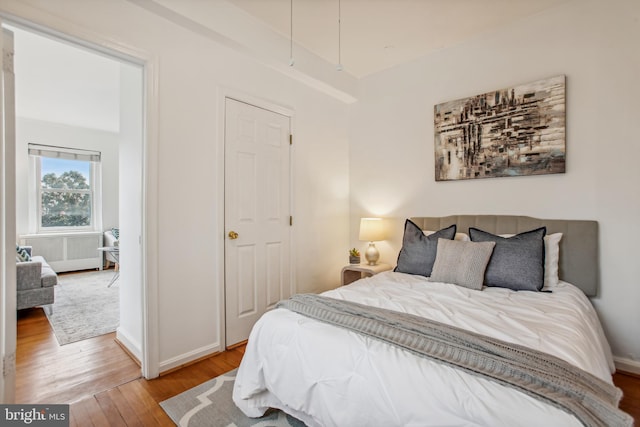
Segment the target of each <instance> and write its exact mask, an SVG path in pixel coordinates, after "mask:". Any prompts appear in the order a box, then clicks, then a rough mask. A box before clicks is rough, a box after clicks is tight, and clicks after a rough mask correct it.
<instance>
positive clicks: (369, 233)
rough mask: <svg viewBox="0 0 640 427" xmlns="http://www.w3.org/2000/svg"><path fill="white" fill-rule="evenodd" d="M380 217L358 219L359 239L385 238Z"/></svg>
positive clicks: (371, 240)
mask: <svg viewBox="0 0 640 427" xmlns="http://www.w3.org/2000/svg"><path fill="white" fill-rule="evenodd" d="M385 234H386V233H385V229H384V222H383V221H382V218H362V219H360V240H364V241H367V242H377V241H380V240H384V239H386V235H385Z"/></svg>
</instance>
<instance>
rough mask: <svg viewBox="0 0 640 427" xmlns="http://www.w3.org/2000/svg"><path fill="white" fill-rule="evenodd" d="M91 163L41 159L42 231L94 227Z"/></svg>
mask: <svg viewBox="0 0 640 427" xmlns="http://www.w3.org/2000/svg"><path fill="white" fill-rule="evenodd" d="M90 173H91V162H88V161H79V160H66V159H55V158H44V157H43V158H42V159H41V176H42V178H41V181H40V190H41V193H40V194H41V227H43V228H49V227H90V226H91V225H92V212H91V210H92V206H93V200H92V198H93V191H92V188H91V175H90Z"/></svg>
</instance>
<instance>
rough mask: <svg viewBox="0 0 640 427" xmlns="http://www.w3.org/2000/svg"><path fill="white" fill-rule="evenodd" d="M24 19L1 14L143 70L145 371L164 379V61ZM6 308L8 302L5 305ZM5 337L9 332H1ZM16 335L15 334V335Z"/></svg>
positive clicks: (53, 22) (41, 15)
mask: <svg viewBox="0 0 640 427" xmlns="http://www.w3.org/2000/svg"><path fill="white" fill-rule="evenodd" d="M19 13H20V14H21V16H17V15H13V14H7V13H3V12H1V11H0V18H2V21H3V22H5V23H7V24H9V25H13V26H17V27H22V28H25V29H26V30H28V31H32V32H36V33H41V34H43V35H45V36H52V37H54V38H57V39H62V40H67V41H69V42H71V43H72V44H74V45H78V46H83V47H85V48H88V49H90V50H91V51H94V52H97V53H101V54H105V55H108V56H110V57H113V58H117V59H118V60H124V61H127V62H130V63H133V64H136V65H139V66H141V67H142V72H143V91H144V93H143V116H142V120H143V126H142V128H143V136H142V147H141V148H142V165H141V167H142V218H141V219H140V220H141V225H142V239H141V242H140V243H141V261H142V271H141V284H142V307H141V313H142V342H141V353H142V357H141V360H140V362H141V365H142V366H141V369H142V375H143V376H144V377H145V378H147V379H151V378H156V377H158V376H159V367H160V346H159V333H158V267H159V263H158V123H159V120H158V69H159V58H158V57H157V56H156V55H154V54H152V53H150V52H147V51H144V50H140V49H137V48H134V47H132V46H130V45H126V44H124V43H120V42H118V40H114V39H109V38H105V37H103V36H102V35H100V34H98V33H95V32H93V31H91V30H89V29H87V28H85V27H80V26H78V25H75V24H72V23H70V22H69V21H66V20H64V19H62V18H59V17H57V16H54V15H51V14H48V13H45V12H42V11H33V10H32V9H30V8H28V7H25V8H23V9H21V10H20V12H19ZM2 304H4V302H3V303H2ZM0 332H1V333H3V334H4V333H5V331H4V330H3V331H0ZM14 336H15V333H14Z"/></svg>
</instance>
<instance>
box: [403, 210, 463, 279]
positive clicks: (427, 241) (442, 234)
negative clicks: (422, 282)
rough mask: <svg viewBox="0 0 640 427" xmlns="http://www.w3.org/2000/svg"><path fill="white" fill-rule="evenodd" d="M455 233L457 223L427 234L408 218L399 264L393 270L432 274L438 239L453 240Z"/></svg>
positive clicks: (421, 274)
mask: <svg viewBox="0 0 640 427" xmlns="http://www.w3.org/2000/svg"><path fill="white" fill-rule="evenodd" d="M455 235H456V226H455V224H454V225H452V226H449V227H447V228H443V229H442V230H439V231H436V232H435V233H433V234H430V235H429V236H425V235H424V233H423V232H422V229H420V227H418V226H417V225H416V224H415V223H414V222H412V221H411V220H409V219H407V220H406V221H405V223H404V236H403V237H402V249H400V253H399V254H398V264H397V266H396V268H395V269H394V270H393V271H397V272H400V273H408V274H418V275H420V276H427V277H428V276H430V275H431V270H432V269H433V263H434V262H435V260H436V252H437V250H438V239H448V240H452V239H453V238H454V236H455Z"/></svg>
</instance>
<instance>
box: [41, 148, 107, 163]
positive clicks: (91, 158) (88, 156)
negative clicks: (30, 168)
mask: <svg viewBox="0 0 640 427" xmlns="http://www.w3.org/2000/svg"><path fill="white" fill-rule="evenodd" d="M29 154H30V155H32V156H39V157H50V158H54V159H65V160H83V161H85V162H99V161H100V152H99V151H91V150H82V149H79V148H66V147H56V146H53V145H40V144H29Z"/></svg>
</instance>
